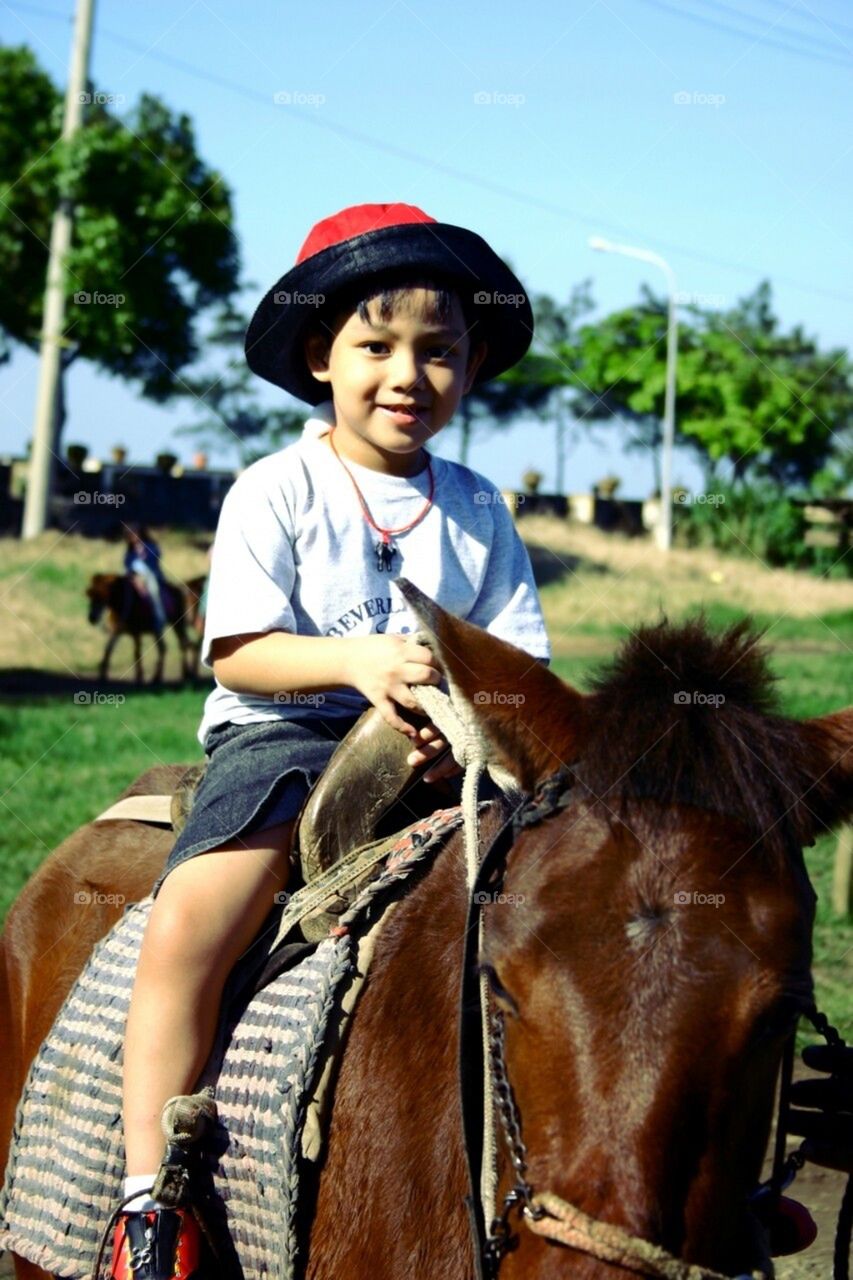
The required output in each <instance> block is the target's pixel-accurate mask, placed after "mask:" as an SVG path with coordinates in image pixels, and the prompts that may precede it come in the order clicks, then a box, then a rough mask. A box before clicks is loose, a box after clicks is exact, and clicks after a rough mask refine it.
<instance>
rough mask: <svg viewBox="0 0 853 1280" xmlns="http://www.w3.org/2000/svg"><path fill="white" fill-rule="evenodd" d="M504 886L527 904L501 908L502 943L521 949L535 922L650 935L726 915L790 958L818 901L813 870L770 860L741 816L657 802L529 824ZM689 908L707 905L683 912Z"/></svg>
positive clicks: (546, 927)
mask: <svg viewBox="0 0 853 1280" xmlns="http://www.w3.org/2000/svg"><path fill="white" fill-rule="evenodd" d="M505 887H506V890H507V894H508V901H510V902H511V903H513V904H514V905H517V906H522V907H523V911H520V912H500V913H494V937H495V943H496V944H497V945H500V944H501V942H503V943H504V944H506V945H508V946H510V947H512V946H515V944H516V943H518V942H519V939H522V938H523V936H524V934H525V933H526V931H527V930H528V929H529V928H534V929H535V930H536V931H537V932H538V933H540V934H541V935H543V936H545V935H550V934H551V933H552V932H553V931H554V930H556V931H557V932H560V931H564V930H565V929H566V928H571V929H572V930H574V931H575V932H581V933H585V932H598V931H607V930H609V931H611V932H612V931H614V930H621V931H623V932H625V936H626V937H628V938H629V939H631V938H634V939H642V938H644V937H648V936H650V935H652V936H655V937H657V936H659V934H660V930H661V924H662V923H664V924H666V925H667V926H668V927H672V928H673V929H675V930H676V933H684V934H685V935H688V934H691V933H693V932H696V931H697V930H698V931H699V932H701V931H702V928H703V927H705V926H707V927H709V928H710V927H711V923H712V922H711V916H714V917H715V919H716V918H722V914H725V916H726V918H727V919H729V918H731V919H732V920H734V919H736V920H737V921H738V922H741V921H742V922H743V925H744V928H745V929H746V930H748V931H749V934H750V936H751V937H753V938H755V939H757V940H759V941H761V942H762V943H767V944H770V943H773V944H774V945H778V948H779V954H780V957H781V958H782V960H783V962H784V956H790V955H792V954H793V951H794V950H796V949H797V948H798V947H799V945H800V942H801V941H802V937H803V936H805V935H804V929H807V926H808V924H809V922H810V918H811V906H812V899H813V893H812V892H811V889H810V886H809V883H808V878H807V876H806V875H805V873H803V874H799V873H798V871H797V867H796V865H795V864H794V863H793V862H792V864H791V866H790V867H787V866H782V867H779V866H771V865H770V863H769V860H768V859H767V858H766V857H765V856H764V854H763V851H762V849H761V848H760V842H757V841H755V840H754V839H752V838H750V837H749V836H748V834H747V833H746V831H745V829H744V828H743V827H742V825H741V824H739V823H738V822H737V820H736V819H734V818H731V817H724V816H722V815H719V814H713V813H710V812H705V811H703V810H697V809H691V808H687V807H685V808H677V809H672V810H669V811H667V812H666V813H663V812H662V811H661V810H660V809H659V808H658V807H657V806H655V805H653V804H651V805H649V804H638V805H636V806H635V807H634V809H633V810H632V812H631V813H630V814H627V815H626V816H625V817H624V818H622V819H617V818H616V817H615V816H614V814H613V813H612V812H610V811H608V810H607V809H606V808H604V807H601V806H598V807H594V806H592V805H590V804H585V803H581V804H578V805H576V806H572V807H571V808H568V809H566V810H563V811H562V812H561V813H559V814H558V815H555V816H554V817H552V818H549V819H547V820H545V821H544V822H541V823H539V824H537V825H536V826H535V827H532V828H529V829H528V830H527V831H525V832H524V833H523V835H522V836H521V837H520V839H519V840H518V841H517V842H516V844H515V845H514V846H513V849H512V852H511V854H510V856H509V860H508V864H507V870H506V876H505ZM688 900H689V901H688ZM726 902H728V906H727V909H726V911H725V912H724V913H721V911H720V908H721V907H722V906H723V905H724V904H726ZM687 906H689V907H690V908H697V909H698V908H702V909H703V910H702V911H698V910H697V911H692V912H691V913H690V914H689V915H685V909H686V907H687ZM715 913H716V916H715ZM706 917H707V918H706ZM799 926H802V928H801V927H799Z"/></svg>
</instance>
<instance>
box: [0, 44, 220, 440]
mask: <svg viewBox="0 0 853 1280" xmlns="http://www.w3.org/2000/svg"><path fill="white" fill-rule="evenodd" d="M0 86H2V87H0V197H2V199H0V251H2V255H3V271H4V289H3V291H2V293H0V334H2V340H3V344H4V346H3V355H4V356H5V358H8V353H9V342H10V341H14V342H19V343H22V344H24V345H25V346H28V347H29V348H30V349H32V350H37V349H38V346H39V341H40V332H41V327H42V299H43V294H44V287H45V274H46V269H47V246H48V242H49V240H50V223H51V218H52V215H53V210H54V208H55V206H56V203H57V199H58V197H59V196H67V197H69V198H70V199H72V200H73V202H74V218H75V223H74V235H73V240H72V247H71V251H70V254H69V257H68V277H67V280H68V283H67V310H66V332H65V338H66V342H67V346H66V347H65V351H64V354H63V372H64V370H65V369H67V368H68V367H69V366H70V365H71V364H72V363H73V362H74V361H75V360H76V359H77V358H78V357H81V356H82V357H83V358H84V359H87V360H91V361H93V362H94V363H95V364H97V365H99V366H100V367H101V368H103V369H105V370H106V371H107V372H108V373H111V374H113V375H115V376H118V377H122V378H127V379H130V380H133V381H137V382H138V383H139V384H140V388H141V391H142V393H143V395H145V396H148V397H149V398H151V399H153V400H155V401H158V402H162V401H165V400H167V399H169V398H170V397H171V396H173V395H175V394H176V392H179V391H180V389H181V370H182V369H184V368H185V367H186V366H187V365H188V364H190V363H191V362H192V361H193V360H194V359H195V358H196V356H197V354H198V342H197V331H198V326H199V324H200V321H201V319H202V316H203V314H204V312H205V310H206V309H207V308H209V307H211V306H212V305H214V304H215V303H218V302H221V301H222V300H223V299H226V298H228V297H229V296H230V295H231V294H232V293H233V292H234V291H235V289H236V288H237V276H238V269H239V262H238V254H237V242H236V237H235V235H234V231H233V227H232V224H233V213H232V207H231V194H230V191H229V189H228V187H227V186H226V184H225V182H224V180H223V178H222V175H221V174H220V173H218V172H217V171H216V170H215V169H211V168H209V167H208V166H207V165H206V164H205V163H204V162H203V161H202V159H201V158H200V157H199V155H198V153H197V150H196V141H195V135H194V132H193V127H192V122H191V120H190V118H189V117H188V116H186V115H177V116H176V115H173V114H172V112H171V111H170V110H169V108H168V107H166V106H165V105H164V104H163V103H162V102H161V101H160V100H159V99H158V98H155V97H153V96H151V95H149V94H143V95H142V97H141V98H140V100H139V103H138V105H137V106H136V107H135V108H134V109H132V110H131V111H130V112H129V113H128V115H127V118H126V121H124V122H123V121H121V120H119V119H118V118H117V117H116V116H114V115H112V114H111V113H110V111H109V110H108V109H107V105H106V103H105V101H104V99H105V98H106V97H107V95H104V94H98V93H97V92H95V90H94V89H93V87H92V86H91V85H90V92H89V97H90V99H91V101H90V102H89V103H88V104H87V106H86V108H85V112H84V125H83V127H82V128H81V129H80V130H79V131H78V132H77V134H76V135H75V136H74V137H73V138H72V139H70V140H69V141H68V142H67V143H66V142H63V141H62V140H61V138H60V131H61V117H62V99H61V95H60V93H59V91H58V90H57V89H56V88H55V87H54V86H53V84H52V83H51V81H50V80H49V78H48V77H47V76H46V75H45V73H44V72H43V71H42V70H41V69H40V68H39V67H38V66H37V64H36V62H35V59H34V57H33V55H32V53H31V51H30V50H29V49H27V48H25V47H22V48H17V49H11V48H2V49H0ZM60 398H61V397H60ZM61 428H62V423H61V421H60V422H59V423H58V424H57V444H58V439H59V433H60V432H61Z"/></svg>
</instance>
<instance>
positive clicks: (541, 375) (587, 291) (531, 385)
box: [506, 279, 595, 493]
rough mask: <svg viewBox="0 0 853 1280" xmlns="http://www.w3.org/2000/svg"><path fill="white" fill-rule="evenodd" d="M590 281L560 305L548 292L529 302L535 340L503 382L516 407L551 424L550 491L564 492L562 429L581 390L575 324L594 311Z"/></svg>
mask: <svg viewBox="0 0 853 1280" xmlns="http://www.w3.org/2000/svg"><path fill="white" fill-rule="evenodd" d="M591 285H592V281H591V280H589V279H587V280H583V281H582V282H581V283H580V284H578V285H575V287H574V288H573V289H572V292H571V294H570V296H569V301H568V303H567V304H566V305H565V306H564V307H560V306H559V304H558V303H556V302H555V301H554V299H553V298H552V297H551V296H550V295H549V294H545V293H543V294H539V295H538V296H537V297H535V298H534V299H533V315H534V318H535V325H536V328H535V336H534V339H533V344H532V347H531V350H530V351H529V352H528V353H527V355H526V356H525V357H524V359H523V360H521V361H520V362H519V363H518V364H517V365H516V366H515V368H514V369H511V370H509V372H508V373H507V374H506V380H507V381H508V382H509V383H510V384H511V385H514V386H516V387H517V388H518V394H519V399H520V402H521V404H522V405H523V407H524V408H526V409H527V410H528V411H532V412H533V413H536V414H537V415H538V417H539V418H541V419H542V420H543V421H548V420H551V421H552V422H553V425H554V443H555V463H556V466H555V489H556V491H557V493H563V492H564V491H565V466H566V450H567V434H568V432H567V428H568V424H569V422H570V421H571V420H572V418H573V401H574V400H575V399H576V398H577V396H578V394H579V392H580V391H582V390H583V389H584V388H583V387H582V384H581V382H580V380H579V376H578V370H579V365H580V348H579V345H578V321H579V320H580V318H581V316H583V315H585V314H586V313H587V312H589V311H591V310H592V309H593V307H594V305H595V304H594V303H593V300H592V294H591Z"/></svg>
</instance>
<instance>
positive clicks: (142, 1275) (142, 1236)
mask: <svg viewBox="0 0 853 1280" xmlns="http://www.w3.org/2000/svg"><path fill="white" fill-rule="evenodd" d="M201 1254H202V1237H201V1232H200V1230H199V1225H198V1222H197V1221H196V1219H195V1216H194V1215H193V1213H192V1211H191V1210H190V1209H189V1208H187V1207H185V1206H181V1207H179V1208H177V1209H151V1210H137V1211H130V1212H128V1211H127V1210H122V1212H121V1213H120V1215H119V1218H118V1222H117V1223H116V1229H115V1236H114V1239H113V1260H112V1266H111V1268H110V1280H202V1272H201Z"/></svg>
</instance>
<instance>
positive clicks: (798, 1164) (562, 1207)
mask: <svg viewBox="0 0 853 1280" xmlns="http://www.w3.org/2000/svg"><path fill="white" fill-rule="evenodd" d="M573 783H574V779H573V776H572V774H571V773H570V772H569V771H568V770H566V769H559V770H557V772H556V773H554V774H552V775H551V776H550V777H549V778H546V779H545V780H544V781H543V782H542V783H541V784H540V785H539V787H537V789H536V791H535V793H534V794H533V796H532V797H528V798H527V799H526V800H525V801H524V802H523V803H522V804H521V805H520V807H518V808H517V809H516V810H515V811H514V812H513V814H512V816H511V817H510V818H508V819H507V820H506V821H505V822H504V823H503V825H502V826H501V828H500V829H499V830H498V832H497V834H496V835H495V837H494V839H493V840H492V842H491V845H490V846H489V848H488V849H487V851H486V852H485V854H484V856H483V858H482V861H481V862H480V865H479V869H478V872H477V877H476V881H475V883H474V886H473V889H472V891H471V893H470V894H469V902H468V920H467V927H466V933H465V952H464V966H463V972H462V991H461V1001H460V1035H459V1080H460V1099H461V1106H462V1131H463V1140H464V1146H465V1156H466V1162H467V1166H468V1177H469V1183H470V1194H469V1195H467V1196H465V1198H464V1203H465V1207H466V1210H467V1212H468V1218H469V1225H470V1228H471V1234H472V1239H473V1245H474V1258H475V1275H476V1277H477V1280H496V1278H497V1276H498V1273H499V1269H500V1264H501V1261H502V1259H503V1257H504V1255H505V1254H506V1253H507V1252H508V1251H509V1250H510V1249H512V1248H514V1247H515V1246H516V1244H517V1239H516V1237H515V1234H514V1232H513V1228H512V1226H511V1224H510V1215H511V1214H512V1213H513V1211H517V1212H519V1213H520V1216H521V1221H522V1222H523V1223H524V1224H525V1225H526V1226H527V1227H528V1228H529V1229H530V1230H531V1231H533V1232H534V1233H536V1234H538V1235H542V1236H546V1237H548V1238H549V1239H552V1240H555V1241H558V1242H560V1243H563V1244H567V1245H570V1246H571V1247H572V1248H574V1249H577V1250H579V1251H581V1252H584V1253H587V1254H589V1255H592V1256H594V1257H597V1258H599V1259H600V1260H601V1261H604V1262H609V1263H611V1264H614V1265H617V1266H620V1267H622V1268H623V1269H624V1270H625V1271H627V1272H633V1273H634V1274H639V1275H641V1276H646V1277H650V1276H653V1277H660V1280H732V1278H730V1277H726V1276H722V1275H721V1274H720V1273H719V1272H717V1271H713V1270H711V1269H709V1268H706V1267H701V1266H697V1265H695V1264H691V1263H687V1262H684V1261H683V1260H682V1259H680V1258H676V1257H674V1255H672V1254H670V1253H668V1252H667V1251H666V1250H665V1249H663V1248H662V1247H661V1246H658V1245H653V1244H651V1243H650V1242H649V1241H647V1240H643V1239H641V1238H640V1237H638V1236H634V1235H631V1234H630V1233H629V1232H627V1231H625V1230H623V1229H622V1228H620V1227H616V1226H615V1225H614V1224H612V1223H606V1222H602V1221H601V1220H600V1219H596V1218H593V1217H591V1216H590V1215H588V1214H586V1213H584V1212H583V1210H581V1209H579V1208H578V1207H577V1206H575V1205H571V1204H569V1203H568V1202H566V1201H565V1200H563V1199H562V1198H561V1197H560V1196H557V1195H556V1194H555V1193H554V1192H550V1191H540V1192H535V1191H534V1189H533V1187H532V1186H531V1184H530V1182H529V1181H528V1178H527V1148H526V1147H525V1144H524V1140H523V1137H522V1131H521V1116H520V1114H519V1110H518V1107H517V1105H516V1102H515V1097H514V1094H513V1090H512V1085H511V1083H510V1079H509V1074H508V1071H507V1064H506V1055H505V1044H504V1021H503V1014H502V1012H501V1010H500V1009H495V1008H494V1007H490V1008H489V1009H488V1010H486V1011H485V1012H486V1016H487V1019H488V1023H487V1025H488V1043H487V1049H486V1051H487V1053H488V1062H487V1063H484V1061H483V1058H484V1045H483V1038H484V1037H483V1021H482V1011H481V1008H480V996H479V988H478V979H477V948H478V927H477V926H478V921H479V913H480V910H481V906H482V903H483V902H485V901H488V900H489V898H490V897H491V896H492V894H493V893H496V892H500V889H501V887H502V884H503V878H504V873H505V870H506V864H507V859H508V856H509V852H510V850H511V848H512V846H513V844H514V843H515V841H516V840H517V839H518V837H519V836H520V835H521V833H522V832H523V831H524V829H525V828H527V827H529V826H532V825H534V824H535V823H538V822H542V821H544V820H547V819H548V818H550V817H553V816H554V815H556V814H558V813H559V812H560V811H561V810H562V809H565V808H567V807H568V806H569V805H570V804H571V803H573V801H574V796H573V795H572V794H571V792H572V786H573ZM805 1016H807V1017H808V1018H809V1020H810V1021H811V1022H812V1023H813V1025H814V1027H815V1029H816V1030H817V1031H818V1032H819V1033H820V1034H821V1035H823V1036H824V1038H825V1039H826V1040H827V1043H828V1044H829V1045H830V1046H831V1047H832V1048H834V1049H836V1050H838V1051H839V1052H841V1051H843V1049H844V1047H845V1045H844V1041H843V1040H842V1038H841V1036H840V1035H839V1033H838V1032H837V1031H836V1030H835V1028H834V1027H832V1026H831V1025H830V1023H829V1022H828V1020H827V1018H826V1016H825V1015H824V1014H822V1013H820V1012H819V1011H818V1009H817V1008H816V1007H814V1006H812V1007H811V1008H810V1009H807V1010H806V1012H805ZM793 1061H794V1035H793V1034H792V1035H791V1037H790V1040H789V1042H788V1044H787V1046H786V1050H785V1054H784V1060H783V1067H782V1080H781V1087H780V1096H779V1110H778V1115H777V1128H776V1146H775V1151H774V1160H773V1172H772V1174H771V1176H770V1178H769V1179H768V1180H767V1182H765V1183H762V1184H761V1185H760V1186H759V1187H757V1188H756V1190H755V1191H754V1192H753V1193H752V1195H751V1196H750V1202H751V1203H752V1202H757V1201H759V1200H763V1201H764V1202H765V1205H766V1204H767V1201H768V1200H769V1202H770V1208H771V1209H772V1208H773V1207H774V1206H775V1205H776V1204H778V1200H779V1197H780V1195H781V1193H782V1191H783V1189H784V1188H785V1187H787V1186H788V1185H789V1184H790V1183H791V1181H792V1180H793V1178H794V1177H795V1176H796V1173H797V1172H798V1170H799V1169H801V1168H802V1166H803V1164H804V1163H805V1156H804V1155H803V1146H804V1144H801V1146H800V1148H798V1149H797V1150H795V1151H793V1152H792V1153H791V1154H790V1155H788V1156H787V1157H786V1155H785V1140H786V1137H787V1133H788V1128H787V1120H788V1109H789V1101H788V1093H789V1088H790V1083H791V1076H792V1072H793ZM484 1067H485V1068H486V1069H487V1071H488V1077H489V1078H490V1081H491V1087H492V1092H493V1096H494V1098H495V1100H496V1108H497V1112H498V1116H499V1119H500V1126H501V1131H502V1134H503V1140H504V1144H505V1147H506V1150H507V1154H508V1156H509V1160H510V1164H511V1166H512V1169H513V1171H514V1185H513V1186H512V1188H511V1189H510V1191H509V1192H508V1193H507V1194H506V1195H505V1197H504V1200H503V1206H502V1209H501V1211H500V1213H499V1214H496V1216H494V1217H493V1218H492V1220H491V1221H490V1222H489V1224H488V1229H487V1226H486V1221H485V1211H484V1206H483V1203H482V1201H481V1197H480V1194H479V1187H480V1174H481V1169H482V1165H483V1160H484V1157H485V1148H484V1134H483V1128H484V1125H483V1116H484V1089H483V1070H484ZM851 1229H853V1175H851V1177H850V1178H849V1179H848V1182H847V1189H846V1191H845V1193H844V1197H843V1200H842V1204H841V1208H840V1210H839V1215H838V1224H837V1231H836V1242H835V1267H834V1271H833V1276H834V1280H848V1277H849V1265H848V1258H849V1251H850V1236H851ZM767 1275H768V1273H766V1272H764V1271H759V1272H753V1273H752V1275H751V1276H748V1275H741V1276H737V1277H734V1278H733V1280H754V1278H757V1280H764V1277H765V1276H767ZM769 1275H772V1270H771V1271H770V1273H769Z"/></svg>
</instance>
